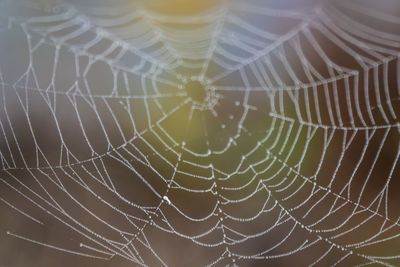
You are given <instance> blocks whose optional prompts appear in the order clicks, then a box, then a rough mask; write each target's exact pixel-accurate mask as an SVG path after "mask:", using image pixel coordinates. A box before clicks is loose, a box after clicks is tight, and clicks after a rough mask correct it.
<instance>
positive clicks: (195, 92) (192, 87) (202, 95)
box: [185, 81, 207, 103]
mask: <svg viewBox="0 0 400 267" xmlns="http://www.w3.org/2000/svg"><path fill="white" fill-rule="evenodd" d="M185 90H186V93H187V95H188V96H189V97H190V98H191V99H192V100H193V101H194V102H198V103H203V102H204V101H205V100H206V97H207V89H206V88H205V86H204V85H203V84H202V83H201V82H200V81H189V82H188V83H187V84H186V85H185Z"/></svg>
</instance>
